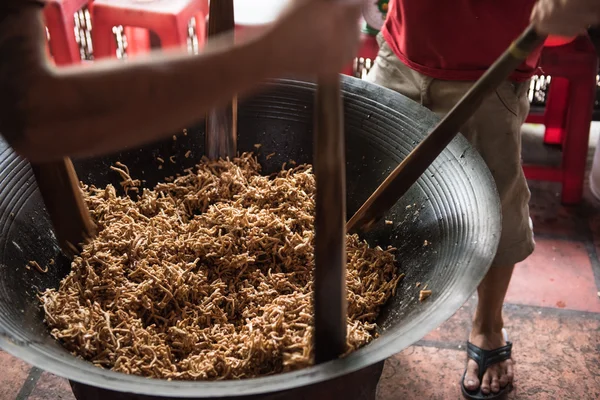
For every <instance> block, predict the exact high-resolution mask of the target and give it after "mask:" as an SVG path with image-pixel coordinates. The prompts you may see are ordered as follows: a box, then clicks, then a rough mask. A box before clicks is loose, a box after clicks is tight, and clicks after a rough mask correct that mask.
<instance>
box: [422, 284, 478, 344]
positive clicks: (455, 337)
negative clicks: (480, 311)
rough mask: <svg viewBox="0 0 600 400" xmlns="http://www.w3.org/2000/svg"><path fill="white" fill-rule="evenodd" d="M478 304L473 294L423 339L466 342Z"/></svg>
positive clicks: (456, 342) (457, 342) (455, 342)
mask: <svg viewBox="0 0 600 400" xmlns="http://www.w3.org/2000/svg"><path fill="white" fill-rule="evenodd" d="M476 304H477V296H472V297H471V298H470V299H469V300H468V301H467V302H466V303H465V305H464V306H462V307H461V308H460V309H459V310H458V311H457V312H456V313H455V314H454V315H453V316H452V317H451V318H450V319H448V320H447V321H446V322H444V323H443V324H442V325H440V327H438V328H437V329H434V330H433V331H431V332H429V333H428V334H427V336H425V337H424V338H423V341H439V342H447V343H454V344H464V343H465V342H466V341H467V340H468V339H469V332H470V331H471V320H472V318H473V312H474V311H475V305H476Z"/></svg>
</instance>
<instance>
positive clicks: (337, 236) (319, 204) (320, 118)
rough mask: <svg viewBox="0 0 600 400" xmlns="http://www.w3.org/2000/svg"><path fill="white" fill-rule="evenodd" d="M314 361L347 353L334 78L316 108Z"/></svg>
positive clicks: (340, 146)
mask: <svg viewBox="0 0 600 400" xmlns="http://www.w3.org/2000/svg"><path fill="white" fill-rule="evenodd" d="M314 135H315V136H314V140H315V148H314V162H313V164H314V168H315V177H316V183H317V185H316V186H317V193H316V215H315V275H314V313H315V334H314V343H315V362H316V363H323V362H327V361H330V360H333V359H336V358H338V357H339V356H341V355H342V354H343V353H344V352H345V351H346V335H347V326H346V323H347V322H346V320H347V313H348V306H347V301H346V169H345V168H346V161H345V157H346V156H345V143H344V127H343V104H342V95H341V88H340V79H339V77H338V76H331V77H323V78H321V79H320V80H319V82H318V86H317V93H316V107H315V133H314Z"/></svg>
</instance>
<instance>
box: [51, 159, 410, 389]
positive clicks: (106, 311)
mask: <svg viewBox="0 0 600 400" xmlns="http://www.w3.org/2000/svg"><path fill="white" fill-rule="evenodd" d="M113 169H115V170H117V171H118V172H119V173H121V175H122V176H123V177H124V178H125V181H124V182H123V183H122V185H124V187H125V189H128V190H131V189H134V190H137V189H138V187H137V186H139V181H135V180H133V179H131V177H130V176H129V171H128V170H127V168H126V167H125V166H123V165H120V166H119V168H117V167H113ZM83 189H84V196H85V199H86V202H87V204H88V206H89V208H90V212H91V213H92V216H93V218H94V220H95V222H96V223H97V225H98V228H99V234H98V235H97V237H96V238H95V239H93V240H92V241H91V242H90V243H89V244H87V245H85V246H84V250H83V252H82V253H81V255H80V256H78V257H76V258H75V260H74V261H73V264H72V271H71V273H70V274H69V275H68V276H67V277H66V278H65V279H64V280H63V281H62V282H61V284H60V288H59V289H58V290H55V289H48V290H46V292H44V293H43V295H42V296H41V301H42V304H43V307H44V310H45V315H46V323H47V324H48V325H49V326H50V328H51V331H52V335H53V336H54V337H55V338H57V339H59V340H60V341H61V343H62V344H63V345H64V346H65V347H66V348H67V349H68V350H69V351H71V352H72V353H73V354H75V355H77V356H80V357H82V358H84V359H86V360H89V361H91V362H93V363H94V364H96V365H97V366H100V367H104V368H110V369H112V370H114V371H118V372H123V373H127V374H136V375H141V376H146V377H153V378H164V379H187V380H214V379H240V378H250V377H256V376H260V375H268V374H274V373H279V372H284V371H290V370H296V369H299V368H303V367H306V366H308V365H310V364H311V363H312V356H313V354H312V353H313V350H312V333H313V329H312V323H313V318H312V268H313V265H314V259H313V240H314V231H313V220H314V218H313V214H314V209H315V207H314V206H315V204H314V193H315V180H314V176H313V174H312V170H311V167H310V166H308V165H303V166H298V167H296V168H294V169H291V170H285V171H281V172H280V173H278V174H275V175H273V176H271V177H265V176H261V175H260V166H259V164H258V162H257V161H256V159H255V158H254V157H253V156H252V155H250V154H243V155H242V156H241V157H239V158H237V159H235V160H234V161H233V162H229V161H204V162H203V163H201V164H200V165H198V166H197V167H196V168H195V169H194V170H188V171H187V174H186V175H184V176H181V177H178V178H176V179H174V180H172V181H171V182H166V183H160V184H158V185H157V186H156V187H155V188H154V190H147V189H144V190H143V191H141V193H138V196H134V197H137V200H133V199H131V198H130V197H128V196H117V194H116V191H115V188H114V187H112V186H110V185H109V186H108V187H106V188H104V189H99V188H95V187H93V186H91V187H87V186H84V188H83ZM347 248H348V277H347V285H348V311H349V317H348V333H349V334H348V351H349V352H350V351H353V350H356V349H357V348H359V347H361V346H363V345H365V344H367V343H368V342H369V341H370V340H372V339H373V337H374V336H375V335H376V331H375V329H376V325H375V323H374V321H375V318H376V317H377V314H378V312H379V308H380V306H381V305H383V304H384V303H385V302H386V301H387V300H388V298H389V297H390V296H391V295H392V294H393V293H394V291H395V289H396V286H397V284H398V281H399V280H400V279H401V277H402V276H401V275H399V274H398V273H397V271H396V267H395V266H394V256H393V255H392V251H393V249H388V250H382V249H381V248H374V249H372V248H369V246H368V245H367V244H366V243H365V242H364V241H361V240H359V239H358V237H357V236H348V238H347Z"/></svg>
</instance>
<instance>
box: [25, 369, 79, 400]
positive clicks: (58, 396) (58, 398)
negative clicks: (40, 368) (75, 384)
mask: <svg viewBox="0 0 600 400" xmlns="http://www.w3.org/2000/svg"><path fill="white" fill-rule="evenodd" d="M28 400H75V396H73V392H72V391H71V386H70V385H69V382H68V381H67V380H66V379H64V378H60V377H58V376H55V375H52V374H50V373H48V372H44V373H42V376H40V379H39V380H38V382H37V385H36V386H35V388H34V389H33V391H32V392H31V395H30V396H29V399H28Z"/></svg>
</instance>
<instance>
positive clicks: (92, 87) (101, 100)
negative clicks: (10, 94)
mask: <svg viewBox="0 0 600 400" xmlns="http://www.w3.org/2000/svg"><path fill="white" fill-rule="evenodd" d="M39 28H40V29H41V28H42V26H41V24H40V25H39ZM41 34H42V32H33V33H31V36H32V38H31V40H37V41H40V42H41V43H38V45H39V46H43V41H42V39H41V38H37V37H38V35H41ZM268 43H269V42H268V41H267V40H262V41H254V42H249V43H247V44H245V45H240V46H237V47H233V48H232V47H231V46H216V48H215V49H213V50H209V51H207V52H205V53H204V54H202V55H200V56H194V57H190V56H188V55H185V54H179V55H174V54H171V55H160V56H156V55H154V56H151V57H149V58H147V59H145V60H139V61H130V62H127V63H122V62H118V61H107V62H98V63H94V64H92V65H88V66H81V67H74V68H67V69H61V70H53V69H51V68H48V67H47V66H44V65H42V66H41V67H39V68H38V67H36V66H35V65H32V64H34V63H35V60H31V59H30V60H29V64H28V65H25V68H30V69H31V70H32V72H31V73H28V74H26V75H25V76H24V78H26V80H27V82H21V84H23V85H24V86H23V87H24V89H22V90H19V91H18V92H19V93H17V95H18V97H19V102H20V106H19V109H18V114H19V115H14V116H10V115H8V116H4V118H13V117H14V118H17V119H18V120H20V123H17V124H9V125H12V126H13V129H16V130H19V131H20V132H13V133H12V134H11V135H7V136H8V137H13V138H14V140H13V141H12V144H13V146H15V147H16V148H17V150H19V151H20V152H21V153H22V154H24V155H25V156H27V157H29V158H30V159H32V160H34V161H46V160H50V159H56V158H58V157H62V156H86V155H92V154H94V155H96V154H102V153H107V152H112V151H117V150H119V149H120V148H122V147H125V146H138V145H141V144H144V143H147V142H150V141H154V140H157V139H160V138H162V137H166V136H167V135H171V134H173V132H175V131H177V130H179V129H181V128H184V127H186V126H188V125H190V124H193V123H196V122H198V121H200V120H201V119H202V118H203V117H204V115H205V113H206V111H208V110H209V109H210V108H211V107H213V106H215V105H216V104H217V105H218V104H224V103H226V102H227V101H228V100H230V99H231V98H232V96H233V95H234V94H236V93H242V94H243V93H245V92H247V91H248V90H250V89H252V88H253V87H254V86H255V85H256V83H257V82H258V81H260V80H261V79H264V78H266V77H268V76H269V75H270V74H271V73H272V72H273V73H274V72H275V69H274V68H273V69H269V66H268V65H265V64H264V61H265V59H267V58H268V52H269V51H270V48H269V45H268ZM32 46H35V45H32ZM267 64H268V63H267ZM0 96H2V94H0ZM7 101H10V99H8V100H7Z"/></svg>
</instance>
